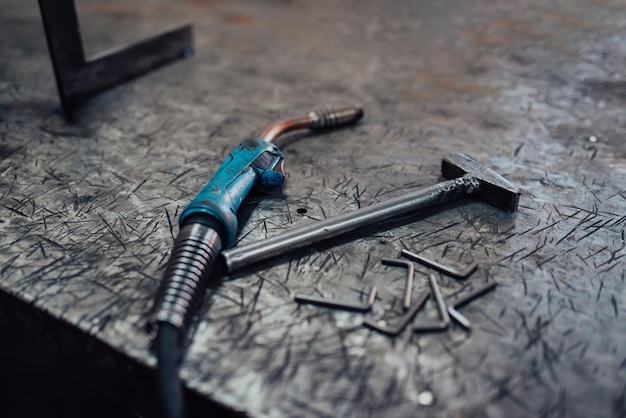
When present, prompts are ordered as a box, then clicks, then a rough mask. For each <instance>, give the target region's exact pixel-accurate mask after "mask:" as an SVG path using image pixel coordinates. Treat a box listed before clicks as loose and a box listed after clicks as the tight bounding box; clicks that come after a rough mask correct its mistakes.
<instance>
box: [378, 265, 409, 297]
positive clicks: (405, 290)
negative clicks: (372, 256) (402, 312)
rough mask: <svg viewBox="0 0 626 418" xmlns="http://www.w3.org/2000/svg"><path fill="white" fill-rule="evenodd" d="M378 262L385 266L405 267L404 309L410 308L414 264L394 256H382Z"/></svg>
mask: <svg viewBox="0 0 626 418" xmlns="http://www.w3.org/2000/svg"><path fill="white" fill-rule="evenodd" d="M380 262H381V263H382V264H384V265H386V266H396V267H406V285H405V287H404V309H409V308H411V296H412V295H413V280H414V277H415V266H414V265H413V263H411V262H410V261H406V260H398V259H395V258H383V259H382V260H380Z"/></svg>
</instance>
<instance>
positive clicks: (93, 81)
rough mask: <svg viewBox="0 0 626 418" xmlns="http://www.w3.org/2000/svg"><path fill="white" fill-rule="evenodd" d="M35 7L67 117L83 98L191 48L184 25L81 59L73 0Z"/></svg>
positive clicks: (43, 2)
mask: <svg viewBox="0 0 626 418" xmlns="http://www.w3.org/2000/svg"><path fill="white" fill-rule="evenodd" d="M39 10H40V11H41V18H42V20H43V25H44V30H45V32H46V39H47V42H48V50H49V52H50V58H51V60H52V66H53V68H54V76H55V78H56V84H57V89H58V91H59V96H60V99H61V106H62V108H63V111H64V112H65V115H66V116H67V117H71V116H72V110H73V108H74V107H75V106H77V105H78V104H80V103H81V102H83V101H84V100H86V99H88V98H89V97H91V96H94V95H95V94H97V93H99V92H102V91H104V90H107V89H110V88H112V87H115V86H117V85H118V84H120V83H122V82H124V81H128V80H130V79H133V78H136V77H139V76H141V75H143V74H145V73H147V72H149V71H152V70H154V69H156V68H158V67H161V66H163V65H165V64H168V63H170V62H172V61H176V60H178V59H181V58H186V57H189V56H190V55H191V54H192V52H193V49H192V29H191V26H190V25H186V26H183V27H180V28H177V29H174V30H171V31H168V32H165V33H162V34H160V35H157V36H154V37H152V38H149V39H146V40H144V41H141V42H138V43H135V44H132V45H130V46H128V47H125V48H122V49H116V50H114V51H112V52H109V53H105V54H100V55H98V56H96V57H94V58H91V59H87V58H86V57H85V52H84V49H83V43H82V39H81V35H80V27H79V23H78V15H77V13H76V5H75V3H74V0H39Z"/></svg>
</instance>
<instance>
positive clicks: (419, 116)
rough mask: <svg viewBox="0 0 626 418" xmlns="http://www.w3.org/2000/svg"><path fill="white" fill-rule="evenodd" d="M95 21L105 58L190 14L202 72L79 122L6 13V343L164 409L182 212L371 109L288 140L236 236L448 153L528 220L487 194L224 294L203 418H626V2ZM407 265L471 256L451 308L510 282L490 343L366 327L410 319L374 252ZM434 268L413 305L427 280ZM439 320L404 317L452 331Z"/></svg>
mask: <svg viewBox="0 0 626 418" xmlns="http://www.w3.org/2000/svg"><path fill="white" fill-rule="evenodd" d="M79 14H80V19H81V24H82V26H83V29H84V33H83V36H84V39H85V42H86V47H87V51H89V52H91V53H96V52H101V51H103V50H105V49H106V48H109V47H112V46H115V45H120V44H123V43H126V42H129V41H133V40H136V39H139V38H141V37H145V36H147V35H150V34H153V33H156V32H158V31H160V30H163V29H166V28H168V27H171V26H172V25H173V24H175V23H182V22H184V21H189V20H191V21H193V23H194V27H195V38H196V41H195V45H196V53H195V55H194V57H193V58H192V59H190V60H186V61H183V62H178V63H175V64H172V65H170V66H168V67H166V68H163V69H161V70H159V71H157V72H154V73H151V74H149V75H147V76H144V77H142V78H140V79H138V80H135V81H133V82H131V83H129V84H126V85H124V86H122V87H120V88H117V89H114V90H112V91H109V92H106V93H104V94H102V95H100V96H98V97H97V98H94V99H92V100H90V101H89V102H88V103H87V104H86V105H85V106H84V108H83V109H82V111H81V113H80V115H79V118H78V122H77V123H76V124H68V123H66V122H65V121H64V119H63V117H62V115H61V114H60V112H59V110H58V99H57V96H56V91H55V86H54V81H53V76H52V70H51V65H50V62H49V60H48V55H47V50H46V47H45V39H44V36H43V32H42V28H41V22H40V18H39V14H38V10H37V8H36V4H34V3H33V2H23V1H19V0H3V1H2V12H1V13H0V22H1V24H0V27H1V28H2V29H0V33H1V35H0V56H1V57H2V58H1V60H0V196H1V198H0V202H1V204H0V216H1V218H2V219H1V221H0V222H1V223H0V265H1V268H0V289H1V292H0V295H1V299H2V301H3V302H2V306H3V308H2V317H3V320H2V321H0V323H1V324H2V326H3V329H5V330H9V331H6V332H15V333H18V332H19V333H20V335H27V336H29V338H31V340H32V341H34V343H32V344H29V347H30V346H33V347H38V349H39V352H40V353H46V354H47V355H49V356H52V357H54V358H55V359H56V361H58V362H61V364H62V366H63V368H64V369H65V370H66V372H67V373H68V374H70V375H72V379H78V380H79V381H80V382H84V383H85V384H86V385H87V384H93V383H94V382H98V383H99V387H100V389H101V390H105V393H107V394H108V395H107V396H110V397H111V399H112V400H114V401H116V402H125V403H126V404H127V405H129V407H130V408H134V409H135V410H136V411H138V413H141V414H143V415H144V416H150V415H151V414H154V413H155V412H154V410H153V409H152V410H151V409H150V408H149V407H148V406H147V405H148V404H149V403H150V402H149V400H150V397H151V396H154V393H155V391H154V389H153V387H152V386H151V385H152V383H151V382H152V379H153V378H154V374H153V372H152V368H153V367H154V364H155V361H154V358H153V355H152V353H151V351H150V342H149V340H148V338H147V336H146V333H145V329H144V326H145V323H146V319H147V314H148V310H149V307H150V306H151V303H152V299H153V297H154V294H155V292H156V289H157V285H158V282H159V280H160V276H161V274H162V269H163V266H164V263H165V262H166V260H167V257H168V254H169V251H170V249H171V247H172V243H173V237H174V236H175V235H176V233H177V226H176V220H177V217H178V215H179V214H180V212H181V210H182V208H183V207H184V206H185V205H186V204H187V203H188V202H189V200H190V199H191V198H192V197H193V196H194V195H195V193H197V191H199V189H200V188H201V187H202V186H203V185H204V183H205V182H206V181H207V180H208V179H209V178H210V177H211V175H212V174H213V172H214V171H215V170H216V168H217V167H218V166H219V164H220V162H221V161H222V159H223V158H224V157H225V155H226V154H227V152H228V151H229V150H230V149H231V148H232V147H233V146H234V145H236V144H237V143H238V142H239V141H240V140H243V139H245V138H246V137H248V136H250V135H252V134H254V133H258V132H259V131H260V129H262V128H263V127H264V126H266V125H268V124H269V123H272V122H274V121H277V120H280V119H283V118H286V117H292V116H299V115H300V114H302V113H303V112H306V111H308V110H310V109H312V108H316V107H319V106H320V105H345V104H353V103H354V104H360V105H362V106H363V107H364V109H365V113H366V115H365V118H364V120H363V122H362V123H361V124H359V125H357V126H355V127H353V128H349V129H344V130H337V131H333V132H331V133H329V134H327V135H311V134H307V133H298V134H294V135H293V136H291V137H290V138H291V140H290V141H288V142H289V145H288V146H287V147H285V148H284V152H285V155H286V169H287V170H288V174H287V181H286V184H285V186H284V187H283V189H282V190H280V191H259V192H258V193H256V194H255V195H254V196H253V197H252V198H250V199H249V200H247V201H246V203H245V205H244V208H243V209H242V217H243V221H242V227H241V231H240V234H239V238H238V243H240V244H241V243H250V242H254V241H257V240H260V239H263V238H265V237H269V236H273V235H276V234H279V233H281V232H284V231H287V230H290V229H292V228H295V227H298V226H302V225H307V224H311V223H313V222H316V221H318V220H320V219H324V218H327V217H331V216H333V215H337V214H341V213H346V212H349V211H352V210H355V209H357V208H359V207H364V206H367V205H370V204H372V203H375V202H380V201H383V200H386V199H389V198H392V197H395V196H399V195H401V194H403V193H406V192H409V191H413V190H417V189H419V188H421V187H424V186H428V185H431V184H434V183H436V182H438V181H440V175H439V166H440V162H441V159H442V158H443V157H444V156H445V155H446V154H448V153H451V152H463V153H466V154H469V155H471V156H473V157H474V158H476V159H478V160H480V161H482V162H484V163H486V164H487V165H488V166H490V167H492V168H494V169H495V170H497V171H498V172H500V173H502V174H503V175H504V176H505V177H506V178H507V179H509V180H510V181H512V182H514V183H515V184H516V185H518V186H519V187H520V188H521V190H522V193H523V194H522V197H521V201H520V207H519V211H518V212H516V213H505V212H502V211H500V210H498V209H496V208H494V207H491V206H489V205H488V204H486V203H483V202H480V201H479V200H476V199H468V200H466V201H462V202H458V203H455V204H449V205H447V206H445V207H443V208H436V209H432V210H428V211H424V212H421V213H419V214H417V215H415V216H413V217H411V218H408V219H402V220H398V222H392V223H387V224H385V225H383V226H382V227H379V228H372V230H368V231H360V232H359V233H356V234H352V235H351V236H350V237H347V238H345V239H341V240H337V241H335V242H333V243H331V244H328V245H323V246H314V247H311V248H307V249H304V250H301V251H297V252H294V253H291V254H288V255H286V256H283V257H281V258H279V259H277V260H275V261H272V262H268V263H264V264H262V265H259V266H256V267H254V268H250V269H247V270H244V271H241V272H239V273H237V274H234V275H232V276H231V277H225V278H223V280H222V281H221V282H220V283H219V284H216V285H215V286H213V287H212V288H211V289H210V291H209V292H208V293H207V295H206V297H205V299H204V303H203V308H202V310H201V311H200V312H199V314H198V317H197V320H196V322H195V323H196V325H197V326H196V329H195V330H194V333H193V339H192V342H191V343H190V345H189V347H188V351H187V354H186V359H185V362H184V365H183V367H182V376H183V377H184V380H185V382H186V385H187V387H188V388H189V394H190V395H189V396H190V399H191V401H189V402H192V403H193V405H195V408H194V409H193V411H196V412H197V413H198V414H199V415H202V412H207V411H209V410H210V409H211V408H217V407H218V406H219V405H221V406H222V407H224V408H226V409H227V410H231V411H235V412H237V411H238V412H242V413H244V414H246V415H250V416H254V417H261V416H272V417H281V416H320V417H326V416H343V417H352V416H380V417H383V416H386V417H389V416H416V415H419V416H494V417H496V416H507V417H516V416H559V417H562V416H574V417H589V416H597V417H612V416H614V417H617V416H626V386H625V383H624V382H626V322H625V321H624V318H625V315H626V303H625V298H624V296H625V295H626V283H625V281H624V277H625V275H626V264H625V263H624V260H625V258H624V256H625V255H626V250H625V248H624V247H625V245H626V244H625V237H624V227H625V225H626V180H625V177H624V174H625V172H626V142H625V141H624V132H625V131H626V113H625V112H624V109H625V105H626V81H625V80H626V70H625V68H626V46H625V45H626V5H625V4H624V3H623V2H622V1H621V0H561V1H554V2H544V1H542V0H531V1H526V2H519V1H513V0H506V1H500V2H491V1H486V0H472V1H460V0H457V1H453V0H446V1H440V2H427V1H421V2H420V1H413V2H409V1H405V2H393V3H392V2H377V1H356V0H355V1H345V2H332V1H318V2H305V1H296V2H284V1H269V0H266V1H258V2H241V1H235V2H225V1H224V2H200V1H187V2H180V1H147V0H145V1H142V2H133V4H132V5H129V4H127V2H122V1H118V0H113V1H95V0H92V1H81V2H79ZM403 248H406V249H411V250H414V251H418V252H421V253H423V254H424V255H427V256H429V257H431V258H435V259H438V260H442V261H445V262H446V263H449V264H452V265H455V266H463V265H465V264H467V263H469V262H471V261H472V260H475V261H477V262H478V263H479V268H478V270H477V271H476V272H475V273H474V274H473V275H472V276H471V278H470V279H469V280H467V281H464V282H463V281H457V280H454V279H451V278H448V277H445V276H438V279H439V282H440V285H441V287H442V291H443V293H444V295H445V296H447V297H450V296H454V295H456V294H457V293H459V292H461V291H463V290H464V289H465V288H469V287H468V286H472V285H477V284H480V283H484V282H485V281H487V280H495V281H497V282H498V283H499V286H498V287H497V288H496V290H495V292H492V293H490V294H488V295H486V296H484V297H483V298H481V299H479V300H477V301H475V302H473V303H472V304H471V305H468V306H467V307H466V308H464V309H463V312H464V313H465V314H466V315H467V316H468V318H469V319H470V320H471V322H472V324H473V328H472V331H471V332H469V333H468V332H466V331H464V330H463V329H461V328H460V327H458V326H452V327H451V328H450V329H449V330H448V331H447V332H442V333H428V334H416V333H413V332H411V330H410V329H407V330H405V331H404V332H403V333H402V334H401V335H399V336H398V337H396V338H390V337H388V336H385V335H382V334H379V333H377V332H375V331H372V330H369V329H367V328H365V327H363V326H362V321H363V319H364V318H365V317H372V318H375V319H383V318H386V319H388V320H389V321H393V319H394V318H396V317H398V316H399V315H401V313H402V310H401V300H402V292H403V275H404V272H403V271H402V269H399V268H394V267H385V266H382V265H381V264H380V260H381V258H384V257H397V256H398V255H399V252H400V250H401V249H403ZM417 270H418V272H420V273H418V274H417V276H416V277H417V282H416V288H415V291H414V298H417V296H418V295H419V294H420V293H421V292H423V291H425V290H426V289H427V288H428V283H427V280H426V279H425V277H426V276H423V275H422V274H421V273H424V272H428V270H427V269H425V268H423V267H418V268H417ZM373 285H375V286H377V287H378V288H379V289H380V293H379V298H378V300H377V302H376V304H375V305H374V309H373V311H372V312H371V313H368V314H366V315H363V314H355V313H348V312H340V311H335V310H332V309H326V308H320V307H315V306H308V305H300V306H299V305H298V304H296V303H295V302H294V301H293V295H294V293H305V294H317V295H323V296H325V297H329V298H330V297H334V298H341V299H344V300H354V301H358V300H362V301H364V300H366V298H367V293H368V292H369V289H370V287H371V286H373ZM432 303H433V302H432V301H429V302H428V303H427V305H426V310H425V311H423V312H421V313H420V314H419V315H418V317H417V318H416V319H415V321H414V322H413V324H418V323H420V321H425V320H428V319H429V318H435V317H436V310H435V308H434V306H433V305H432ZM5 335H6V334H5ZM42 355H43V354H42ZM83 371H88V373H87V372H83ZM423 391H430V392H431V393H432V394H433V395H434V398H435V401H434V404H433V405H431V406H423V405H421V404H420V402H419V394H420V393H422V392H423Z"/></svg>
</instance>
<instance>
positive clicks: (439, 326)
mask: <svg viewBox="0 0 626 418" xmlns="http://www.w3.org/2000/svg"><path fill="white" fill-rule="evenodd" d="M428 280H429V281H430V288H431V289H432V291H433V295H434V297H435V302H436V303H437V309H438V310H439V317H440V321H439V322H435V323H432V324H424V325H418V326H416V327H415V328H413V331H415V332H423V331H443V330H444V329H446V328H448V326H449V325H450V316H449V315H448V309H447V308H446V302H445V300H444V299H443V295H442V294H441V289H439V285H438V284H437V279H436V278H435V275H434V274H431V275H430V276H428Z"/></svg>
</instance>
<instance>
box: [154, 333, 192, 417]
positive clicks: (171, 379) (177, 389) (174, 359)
mask: <svg viewBox="0 0 626 418" xmlns="http://www.w3.org/2000/svg"><path fill="white" fill-rule="evenodd" d="M180 348H181V347H180V341H179V335H178V330H177V329H176V328H175V327H174V326H172V325H170V324H167V323H164V322H162V323H160V324H159V333H158V334H157V337H156V355H157V374H158V381H159V393H160V396H161V405H162V410H163V416H164V417H165V418H184V416H185V402H184V398H183V385H182V382H181V380H180V376H179V373H178V369H179V360H180V355H179V352H180Z"/></svg>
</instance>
